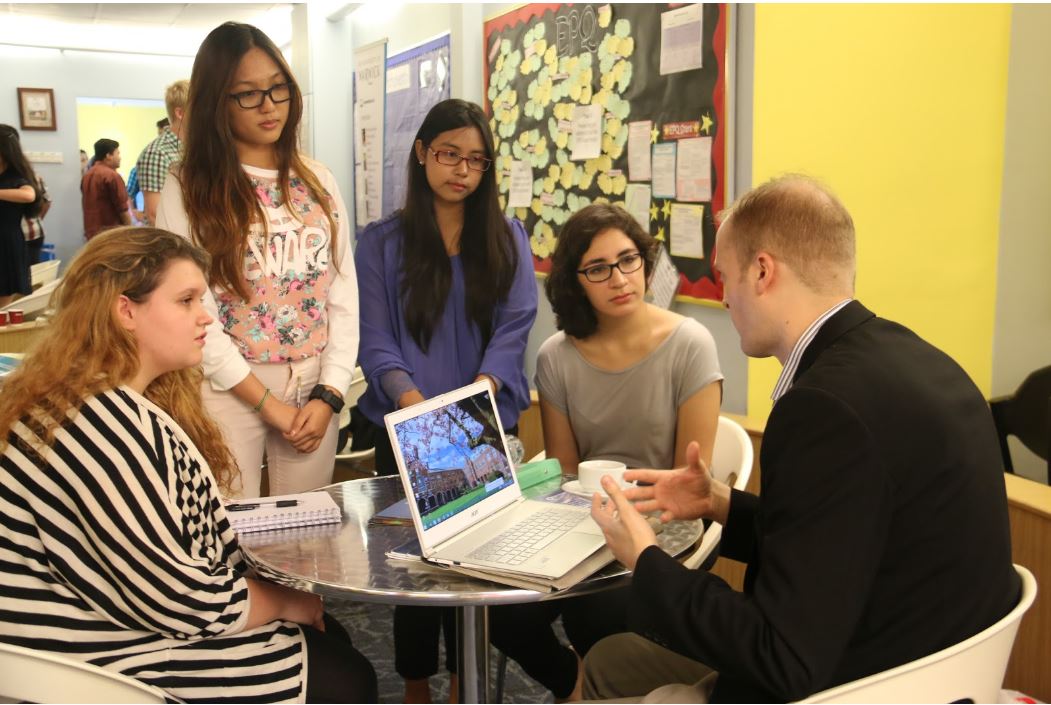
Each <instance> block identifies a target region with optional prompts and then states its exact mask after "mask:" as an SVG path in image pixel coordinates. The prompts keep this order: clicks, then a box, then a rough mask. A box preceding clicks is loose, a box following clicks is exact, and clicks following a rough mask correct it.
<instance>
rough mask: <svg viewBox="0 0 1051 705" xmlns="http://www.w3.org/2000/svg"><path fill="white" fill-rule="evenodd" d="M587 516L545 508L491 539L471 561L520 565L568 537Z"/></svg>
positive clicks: (471, 555)
mask: <svg viewBox="0 0 1051 705" xmlns="http://www.w3.org/2000/svg"><path fill="white" fill-rule="evenodd" d="M584 516H585V515H583V514H581V513H580V512H575V511H571V510H567V509H558V508H552V509H545V510H543V511H541V512H537V513H536V514H533V515H532V516H530V517H527V518H526V519H524V520H522V521H520V522H518V523H517V524H515V525H514V526H512V527H510V528H508V529H505V530H504V531H502V532H501V533H499V534H497V535H496V536H494V537H493V538H491V539H489V540H488V541H486V542H485V543H483V544H482V545H481V546H479V547H478V548H476V549H475V550H474V551H472V552H471V553H470V554H469V555H468V558H473V559H475V560H479V561H488V562H490V563H503V564H504V565H518V564H519V563H523V562H525V561H527V560H529V559H530V558H532V557H533V556H534V555H535V554H536V553H537V552H539V551H541V550H543V549H544V548H546V547H547V546H548V545H550V544H551V543H553V542H554V541H556V540H558V539H559V538H561V537H562V536H565V535H566V534H567V533H569V530H570V529H572V528H573V527H574V526H576V525H577V524H579V523H580V522H581V520H582V519H583V518H584Z"/></svg>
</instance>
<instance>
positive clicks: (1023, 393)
mask: <svg viewBox="0 0 1051 705" xmlns="http://www.w3.org/2000/svg"><path fill="white" fill-rule="evenodd" d="M989 408H990V409H992V412H993V421H994V422H995V423H996V431H997V434H998V435H999V436H1000V452H1001V454H1003V458H1004V470H1006V471H1007V472H1009V473H1012V474H1013V473H1014V463H1012V462H1011V451H1010V450H1009V449H1008V446H1007V436H1009V435H1013V436H1015V437H1017V438H1018V440H1020V441H1021V442H1022V444H1023V445H1024V446H1025V447H1026V448H1028V449H1029V450H1031V451H1033V452H1034V453H1036V454H1037V455H1038V456H1040V457H1041V458H1043V459H1044V460H1047V459H1048V455H1049V451H1051V366H1048V367H1044V368H1041V369H1039V370H1036V371H1035V372H1032V373H1030V375H1029V376H1028V377H1026V378H1025V381H1023V382H1022V384H1021V385H1019V387H1018V389H1016V390H1015V393H1014V394H1011V395H1008V396H1003V397H997V398H996V399H991V400H990V401H989ZM1048 484H1051V467H1049V468H1048Z"/></svg>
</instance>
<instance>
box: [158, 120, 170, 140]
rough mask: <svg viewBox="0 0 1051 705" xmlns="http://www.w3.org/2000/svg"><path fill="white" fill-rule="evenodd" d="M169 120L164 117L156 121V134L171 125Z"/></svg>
mask: <svg viewBox="0 0 1051 705" xmlns="http://www.w3.org/2000/svg"><path fill="white" fill-rule="evenodd" d="M171 124H172V123H171V120H169V119H168V118H166V117H163V118H161V119H160V120H158V121H157V136H158V137H159V136H160V135H162V134H164V129H165V128H167V127H170V126H171Z"/></svg>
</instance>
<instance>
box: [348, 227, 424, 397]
mask: <svg viewBox="0 0 1051 705" xmlns="http://www.w3.org/2000/svg"><path fill="white" fill-rule="evenodd" d="M390 227H391V223H390V221H381V222H380V223H375V224H373V225H371V226H369V227H368V228H366V229H365V232H363V233H362V234H361V237H360V238H359V239H358V246H357V249H356V250H355V251H354V266H355V268H356V269H357V274H358V297H359V302H360V303H359V305H360V316H361V344H360V349H359V351H358V363H359V364H360V365H361V369H362V370H363V371H364V372H365V378H366V379H367V380H368V383H369V385H373V384H381V379H382V377H383V376H384V374H385V373H387V372H390V371H391V370H403V371H404V372H405V373H406V374H407V375H409V376H410V377H411V376H412V374H413V370H412V368H411V367H410V366H409V364H408V363H407V362H406V361H405V358H404V356H403V355H402V352H401V345H400V344H399V343H398V339H397V330H398V329H397V324H396V320H397V319H396V318H395V315H394V313H395V311H396V310H397V309H396V307H397V306H398V302H397V299H396V297H397V290H398V287H397V276H398V271H397V270H398V263H397V262H396V261H387V260H388V259H396V256H395V255H394V254H393V253H394V252H396V250H397V248H396V247H391V248H387V247H385V243H386V241H387V240H388V239H389V238H391V237H395V236H396V233H393V232H388V229H389V228H390ZM395 227H396V226H395ZM392 296H393V297H395V298H394V299H393V300H392ZM392 306H394V307H395V308H394V309H392V308H391V307H392Z"/></svg>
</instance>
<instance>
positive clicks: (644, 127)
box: [628, 120, 653, 181]
mask: <svg viewBox="0 0 1051 705" xmlns="http://www.w3.org/2000/svg"><path fill="white" fill-rule="evenodd" d="M652 129H653V121H652V120H640V121H639V122H629V123H628V180H629V181H649V180H650V130H652Z"/></svg>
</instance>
